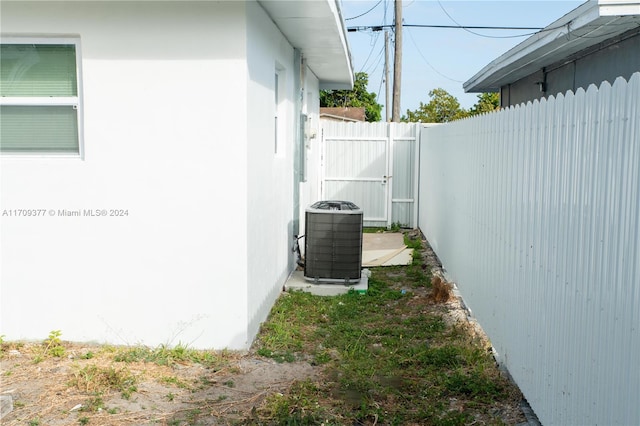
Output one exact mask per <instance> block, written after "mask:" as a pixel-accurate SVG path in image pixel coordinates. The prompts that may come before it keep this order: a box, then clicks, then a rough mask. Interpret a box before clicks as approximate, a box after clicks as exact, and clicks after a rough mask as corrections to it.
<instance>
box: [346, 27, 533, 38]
mask: <svg viewBox="0 0 640 426" xmlns="http://www.w3.org/2000/svg"><path fill="white" fill-rule="evenodd" d="M402 26H403V27H408V28H453V29H473V30H536V31H540V30H542V29H543V28H541V27H491V26H478V25H434V24H402ZM394 27H395V25H390V24H389V25H361V26H357V27H347V32H350V33H353V32H356V31H369V30H371V31H382V30H383V29H385V28H394ZM531 34H535V33H531ZM476 35H479V36H482V37H491V36H485V35H483V34H476ZM525 35H530V34H522V35H517V36H508V37H522V36H525Z"/></svg>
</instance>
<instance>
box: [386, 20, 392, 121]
mask: <svg viewBox="0 0 640 426" xmlns="http://www.w3.org/2000/svg"><path fill="white" fill-rule="evenodd" d="M390 98H391V93H389V31H388V30H384V121H385V122H387V123H388V122H389V106H390V104H391V102H389V99H390Z"/></svg>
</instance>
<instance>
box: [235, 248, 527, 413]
mask: <svg viewBox="0 0 640 426" xmlns="http://www.w3.org/2000/svg"><path fill="white" fill-rule="evenodd" d="M406 243H407V246H410V247H413V248H415V249H416V252H417V255H416V256H415V257H414V261H413V263H412V265H409V266H406V267H384V268H374V269H373V271H372V276H371V278H370V279H369V290H368V292H367V293H366V294H364V295H362V294H358V293H355V292H350V293H348V294H345V295H342V296H337V297H319V296H313V295H310V294H308V293H302V292H295V293H288V294H285V295H283V297H281V298H280V299H279V300H278V302H277V303H276V306H274V308H273V310H272V312H271V316H270V318H269V320H268V321H267V322H266V323H265V324H264V327H263V328H262V331H261V333H260V335H259V338H258V340H257V343H256V349H257V352H258V353H259V354H262V355H264V356H268V357H272V358H274V359H276V360H277V361H278V362H283V361H287V360H309V361H310V362H311V363H313V364H315V365H319V366H322V368H323V373H324V374H323V379H322V380H319V381H316V382H311V381H304V382H297V383H296V384H295V385H294V386H292V388H291V389H290V390H289V392H287V393H286V394H283V395H280V394H278V395H272V396H270V397H269V398H268V399H267V400H266V402H265V403H264V404H263V405H262V406H261V407H260V409H259V410H257V412H255V413H254V414H253V416H252V417H251V418H250V419H248V420H247V423H251V424H290V425H308V424H321V423H323V424H327V425H328V424H340V425H342V424H349V425H350V424H397V425H402V424H445V425H447V424H450V425H463V424H469V423H473V422H479V423H489V424H509V422H510V421H511V420H510V418H509V417H508V416H505V414H504V411H503V410H502V407H503V406H505V405H511V406H517V403H518V402H519V401H520V399H521V395H520V392H519V390H518V389H517V388H516V387H515V386H514V385H513V384H512V383H511V382H509V381H508V380H507V379H506V378H505V377H503V375H502V374H501V373H500V372H499V370H498V368H497V367H496V364H495V360H494V359H493V357H492V356H491V353H490V351H489V350H488V349H489V347H488V346H487V343H486V341H484V340H482V339H480V338H478V337H475V336H476V333H474V332H473V331H472V330H471V329H470V326H468V325H467V324H466V323H454V322H451V321H447V320H446V318H445V317H446V315H447V311H448V309H449V307H448V306H447V305H442V304H435V303H433V302H430V301H429V295H430V294H431V272H430V270H429V268H428V267H426V266H425V265H423V262H422V257H421V255H420V251H421V250H422V243H421V241H419V240H417V241H416V240H412V239H410V238H408V241H406ZM510 415H511V416H512V417H513V416H515V417H518V416H521V414H520V413H510Z"/></svg>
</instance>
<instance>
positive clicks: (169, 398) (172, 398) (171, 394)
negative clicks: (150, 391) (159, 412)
mask: <svg viewBox="0 0 640 426" xmlns="http://www.w3.org/2000/svg"><path fill="white" fill-rule="evenodd" d="M175 397H176V395H175V394H174V393H172V392H169V393H168V394H167V400H169V401H173V400H174V398H175Z"/></svg>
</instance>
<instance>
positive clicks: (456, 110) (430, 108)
mask: <svg viewBox="0 0 640 426" xmlns="http://www.w3.org/2000/svg"><path fill="white" fill-rule="evenodd" d="M429 97H430V98H431V100H430V101H429V103H427V104H424V103H422V102H420V106H419V107H418V109H416V110H415V111H410V110H407V115H406V116H405V117H402V120H403V121H411V122H422V123H447V122H449V121H453V120H459V119H461V118H464V117H466V116H467V115H468V112H467V111H466V110H465V109H464V108H461V107H460V102H458V99H457V98H456V97H455V96H453V95H451V94H449V92H447V91H446V90H444V89H441V88H437V89H433V90H432V91H430V92H429Z"/></svg>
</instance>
